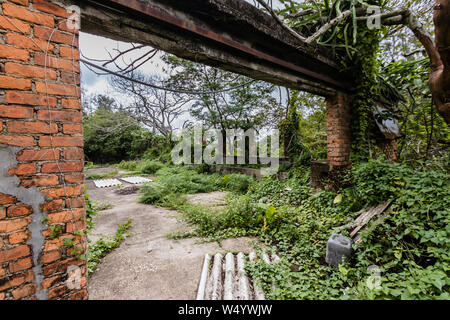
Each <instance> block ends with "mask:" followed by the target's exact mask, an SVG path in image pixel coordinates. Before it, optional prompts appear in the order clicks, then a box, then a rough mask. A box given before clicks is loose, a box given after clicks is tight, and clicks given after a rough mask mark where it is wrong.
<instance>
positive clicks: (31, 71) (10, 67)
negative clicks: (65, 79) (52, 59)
mask: <svg viewBox="0 0 450 320" xmlns="http://www.w3.org/2000/svg"><path fill="white" fill-rule="evenodd" d="M44 71H45V68H42V67H35V66H30V65H25V64H20V63H15V62H7V63H5V73H8V74H14V75H18V76H23V77H27V78H39V79H47V80H56V78H57V76H56V71H55V70H51V69H47V72H44Z"/></svg>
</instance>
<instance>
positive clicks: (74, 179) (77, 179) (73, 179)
mask: <svg viewBox="0 0 450 320" xmlns="http://www.w3.org/2000/svg"><path fill="white" fill-rule="evenodd" d="M82 170H83V169H81V170H80V171H82ZM64 181H65V182H66V183H67V184H81V183H83V182H84V173H75V174H66V175H65V176H64Z"/></svg>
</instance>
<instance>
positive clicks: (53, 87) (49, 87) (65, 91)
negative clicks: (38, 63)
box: [0, 79, 80, 97]
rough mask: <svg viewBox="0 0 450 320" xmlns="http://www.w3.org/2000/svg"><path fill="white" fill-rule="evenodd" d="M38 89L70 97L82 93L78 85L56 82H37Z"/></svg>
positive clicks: (41, 91) (42, 91) (40, 91)
mask: <svg viewBox="0 0 450 320" xmlns="http://www.w3.org/2000/svg"><path fill="white" fill-rule="evenodd" d="M0 80H1V79H0ZM0 84H1V82H0ZM36 91H37V92H39V93H45V94H47V93H48V94H54V95H58V96H69V97H77V96H79V94H80V89H79V88H78V87H77V86H73V85H67V84H56V83H47V84H45V83H44V82H36Z"/></svg>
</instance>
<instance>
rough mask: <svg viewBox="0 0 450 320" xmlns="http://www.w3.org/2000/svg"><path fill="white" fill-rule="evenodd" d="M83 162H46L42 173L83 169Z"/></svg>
mask: <svg viewBox="0 0 450 320" xmlns="http://www.w3.org/2000/svg"><path fill="white" fill-rule="evenodd" d="M83 166H84V163H83V162H59V163H44V164H43V165H42V168H41V172H42V173H53V172H58V173H59V172H74V171H75V172H77V171H82V170H83Z"/></svg>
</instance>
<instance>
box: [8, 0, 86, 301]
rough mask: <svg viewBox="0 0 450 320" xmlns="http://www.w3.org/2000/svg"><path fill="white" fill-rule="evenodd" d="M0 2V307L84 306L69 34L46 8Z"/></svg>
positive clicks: (76, 103)
mask: <svg viewBox="0 0 450 320" xmlns="http://www.w3.org/2000/svg"><path fill="white" fill-rule="evenodd" d="M0 5H1V7H0V154H1V155H2V159H0V161H1V163H2V164H1V165H0V169H1V170H0V300H5V299H86V297H87V291H86V272H87V270H86V263H85V261H83V260H80V259H79V258H80V256H77V255H76V253H80V254H82V253H84V251H85V248H86V243H85V237H84V235H83V233H82V231H83V230H84V226H85V223H84V219H85V209H84V197H83V190H84V189H83V149H82V148H83V136H82V127H81V119H82V114H81V103H80V87H79V82H80V74H79V72H80V66H79V61H78V59H79V52H78V50H77V48H78V34H77V31H76V30H73V29H71V28H69V25H68V24H67V23H66V22H67V18H68V17H69V16H70V14H69V13H68V12H67V11H66V9H65V8H62V7H59V6H58V5H55V4H53V3H49V2H47V1H44V0H10V1H4V0H3V1H2V0H0ZM77 230H78V232H77ZM80 231H81V233H80ZM76 248H78V249H79V250H78V251H77V252H74V251H75V250H74V249H76Z"/></svg>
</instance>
